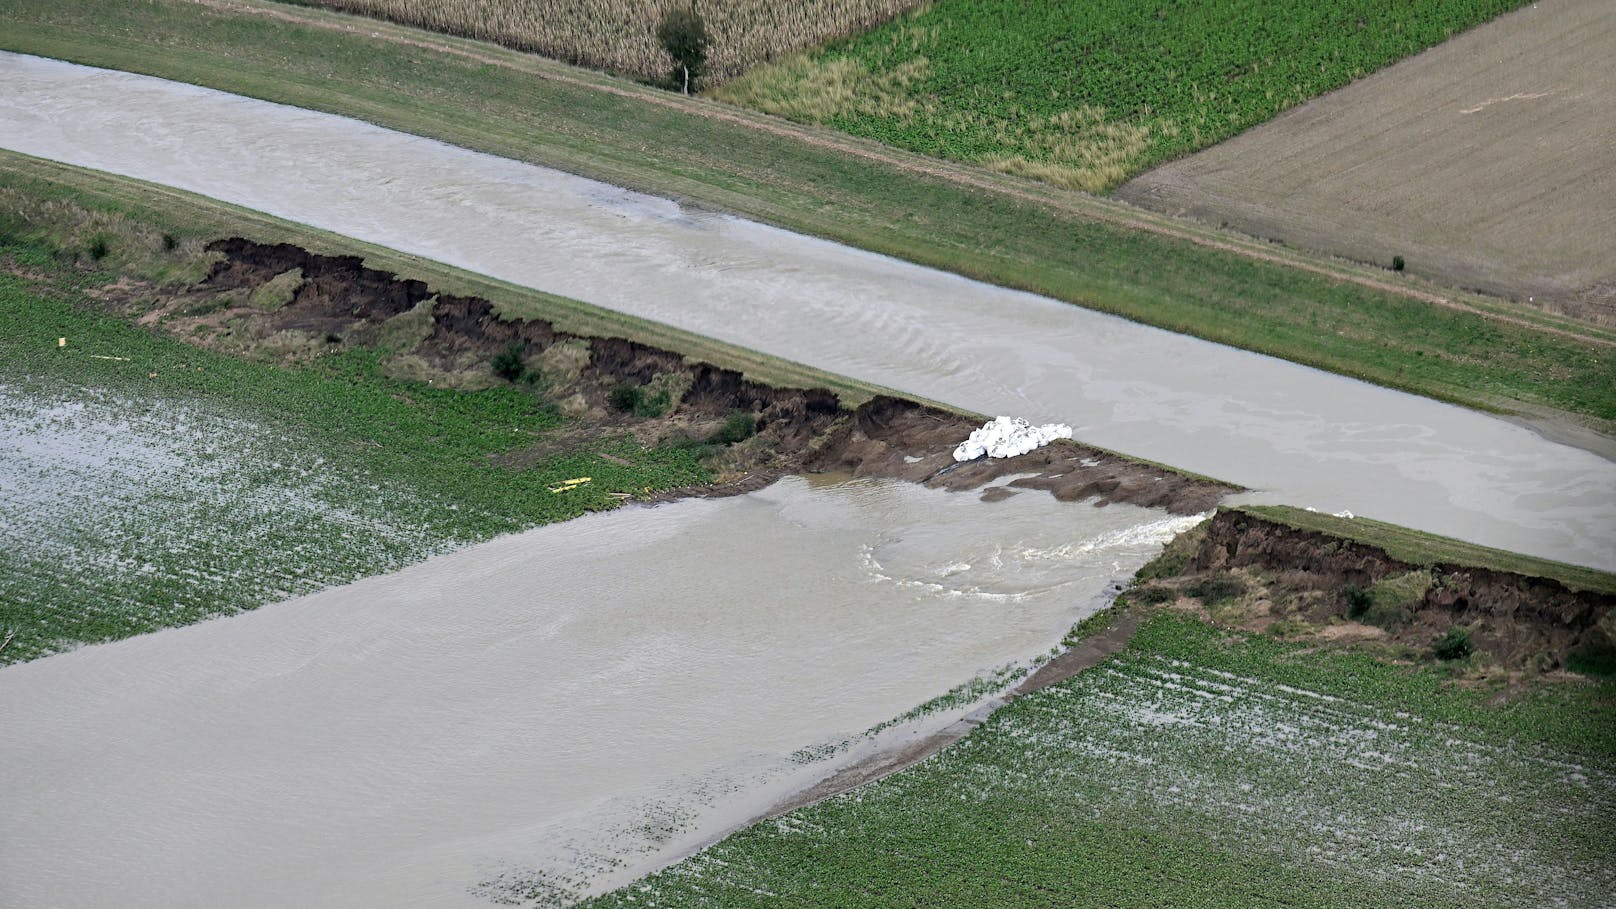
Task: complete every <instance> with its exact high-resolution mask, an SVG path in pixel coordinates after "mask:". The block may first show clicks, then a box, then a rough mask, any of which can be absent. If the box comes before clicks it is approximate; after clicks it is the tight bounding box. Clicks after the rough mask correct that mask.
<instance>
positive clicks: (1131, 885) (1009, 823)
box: [587, 615, 1616, 909]
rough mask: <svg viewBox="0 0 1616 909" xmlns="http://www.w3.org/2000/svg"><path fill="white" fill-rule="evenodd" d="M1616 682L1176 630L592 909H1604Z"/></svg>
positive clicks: (1188, 623)
mask: <svg viewBox="0 0 1616 909" xmlns="http://www.w3.org/2000/svg"><path fill="white" fill-rule="evenodd" d="M1611 694H1612V686H1611V685H1610V684H1609V683H1606V684H1603V685H1595V684H1592V683H1589V684H1585V685H1572V686H1566V687H1563V688H1560V689H1557V690H1556V691H1555V692H1554V693H1553V694H1549V695H1543V696H1538V697H1533V698H1528V699H1526V700H1523V701H1520V702H1518V703H1517V704H1515V705H1513V706H1512V707H1511V708H1509V709H1505V710H1499V709H1497V708H1494V707H1489V706H1486V705H1485V700H1486V698H1487V694H1486V693H1484V692H1475V691H1467V690H1463V689H1458V688H1455V687H1453V686H1451V685H1446V686H1444V685H1442V684H1440V681H1439V679H1438V677H1437V675H1435V674H1429V673H1418V672H1413V671H1411V670H1408V669H1405V668H1399V667H1391V666H1385V665H1381V664H1377V663H1375V662H1373V661H1372V660H1369V659H1368V658H1366V657H1363V656H1362V655H1358V654H1352V653H1345V652H1342V653H1328V654H1323V655H1320V654H1318V653H1316V652H1314V653H1304V652H1303V651H1302V649H1301V648H1299V647H1298V646H1296V645H1291V644H1284V643H1281V642H1276V641H1272V640H1269V639H1266V638H1263V637H1261V636H1243V635H1232V634H1230V633H1227V632H1224V631H1221V630H1218V629H1214V628H1212V627H1210V626H1207V625H1203V624H1201V623H1199V622H1196V621H1194V620H1192V619H1183V618H1175V617H1169V616H1166V615H1158V616H1154V617H1152V618H1150V619H1148V620H1147V621H1146V622H1145V623H1144V625H1143V626H1142V628H1141V631H1140V633H1139V635H1138V637H1136V639H1135V640H1134V642H1133V643H1132V645H1131V646H1130V648H1129V650H1128V651H1126V652H1125V653H1124V654H1122V655H1120V656H1119V657H1117V658H1114V659H1113V660H1111V661H1108V662H1106V663H1103V664H1101V665H1100V666H1099V667H1096V668H1095V669H1093V670H1089V671H1087V672H1085V673H1083V674H1080V675H1079V676H1077V677H1075V678H1074V679H1072V680H1069V681H1068V682H1065V683H1062V684H1060V685H1057V686H1055V687H1052V688H1050V689H1046V690H1045V691H1043V692H1039V693H1037V694H1034V695H1031V696H1028V697H1025V698H1021V699H1019V700H1017V701H1015V702H1013V703H1012V704H1011V705H1010V706H1009V707H1007V708H1005V709H1004V710H1001V711H1000V712H999V713H998V714H996V715H995V716H994V717H993V718H992V719H991V720H990V721H989V722H988V723H987V724H985V725H984V726H983V727H982V728H981V729H980V730H978V731H977V732H975V733H973V734H972V735H971V736H970V737H968V738H967V739H966V740H965V741H964V742H962V743H960V744H959V745H957V746H955V747H953V748H951V749H949V750H947V751H944V752H943V753H942V754H940V755H938V756H937V757H935V758H933V759H931V760H928V761H926V762H924V763H922V764H919V765H917V766H915V767H913V768H910V769H909V770H906V771H904V772H902V773H899V774H897V775H894V776H892V777H888V778H886V779H885V780H882V781H880V782H878V783H875V784H872V785H870V786H867V787H864V788H863V789H859V790H855V791H853V792H852V793H849V794H846V795H843V796H839V797H836V798H833V799H831V800H828V801H826V802H823V803H820V804H819V805H816V806H813V807H810V808H807V809H804V810H801V811H797V812H794V813H792V814H790V815H786V816H784V817H782V818H780V819H777V820H774V821H767V822H764V823H761V824H758V825H755V826H753V827H752V828H749V829H748V830H745V831H743V832H741V833H739V834H737V835H735V836H733V837H731V838H730V839H728V840H726V841H724V842H722V843H719V844H717V845H715V846H713V847H711V848H709V849H708V850H707V851H705V852H703V853H701V854H699V855H697V856H694V857H692V858H691V859H688V860H686V861H684V862H682V863H680V864H678V865H676V866H674V867H672V868H670V869H667V870H666V871H663V872H661V873H658V874H656V875H653V876H652V877H650V878H647V879H646V880H644V881H642V882H639V883H637V884H633V885H630V886H629V887H627V888H624V889H623V890H621V891H619V892H617V893H614V894H610V895H608V896H606V897H602V898H600V899H598V900H595V901H593V902H591V903H589V904H587V905H589V906H590V907H591V909H600V907H607V906H613V907H615V906H630V905H632V906H641V907H643V906H709V907H742V906H773V905H793V906H838V907H846V906H945V905H946V906H958V907H975V906H983V907H987V906H993V907H1017V906H1051V905H1058V906H1072V907H1075V906H1105V907H1129V906H1168V905H1194V906H1240V907H1245V906H1255V905H1287V906H1301V907H1322V906H1362V905H1375V906H1475V905H1490V906H1535V905H1546V904H1550V903H1558V904H1563V905H1596V904H1598V902H1599V900H1600V898H1601V895H1602V894H1608V893H1609V892H1610V888H1611V887H1612V886H1613V885H1616V872H1613V871H1612V870H1611V868H1610V867H1609V865H1608V862H1607V861H1606V859H1605V857H1606V855H1607V848H1608V837H1606V836H1605V834H1604V832H1603V826H1602V822H1601V821H1600V818H1601V816H1602V815H1603V814H1604V813H1606V812H1608V811H1610V810H1612V809H1613V808H1616V733H1613V730H1616V723H1613V720H1616V717H1613V716H1612V708H1611V703H1610V696H1611Z"/></svg>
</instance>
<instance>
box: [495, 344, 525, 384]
mask: <svg viewBox="0 0 1616 909" xmlns="http://www.w3.org/2000/svg"><path fill="white" fill-rule="evenodd" d="M522 353H523V347H522V342H521V341H512V342H511V343H510V345H509V346H507V347H506V348H505V349H504V350H502V351H500V352H499V353H497V354H494V375H496V376H499V377H500V378H501V379H504V380H505V381H507V382H515V381H516V380H517V379H520V378H522V373H524V372H526V371H527V365H526V364H525V363H523V362H522Z"/></svg>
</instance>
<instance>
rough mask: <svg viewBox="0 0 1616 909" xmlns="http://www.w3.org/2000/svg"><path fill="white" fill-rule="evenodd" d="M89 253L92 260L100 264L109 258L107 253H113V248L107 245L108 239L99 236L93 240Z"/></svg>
mask: <svg viewBox="0 0 1616 909" xmlns="http://www.w3.org/2000/svg"><path fill="white" fill-rule="evenodd" d="M87 251H88V252H89V254H90V258H91V259H94V260H95V261H97V262H99V261H101V260H102V259H105V258H106V257H107V253H109V252H112V247H111V245H109V244H108V243H107V238H106V237H101V236H97V237H93V238H91V240H90V246H89V249H88V250H87Z"/></svg>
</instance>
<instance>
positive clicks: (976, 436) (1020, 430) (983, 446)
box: [954, 417, 1072, 461]
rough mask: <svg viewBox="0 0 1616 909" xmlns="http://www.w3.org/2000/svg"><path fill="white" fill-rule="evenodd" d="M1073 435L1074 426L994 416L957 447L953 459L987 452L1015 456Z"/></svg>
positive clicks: (1005, 456)
mask: <svg viewBox="0 0 1616 909" xmlns="http://www.w3.org/2000/svg"><path fill="white" fill-rule="evenodd" d="M1071 437H1072V427H1070V426H1067V425H1066V424H1065V423H1045V424H1044V425H1042V426H1033V425H1032V424H1030V423H1028V422H1027V421H1026V420H1023V419H1020V418H1018V417H994V418H993V419H991V420H989V421H987V422H986V423H984V424H982V428H981V429H978V430H975V431H973V432H972V433H971V436H970V438H968V439H966V440H965V441H963V442H961V443H960V444H959V447H958V448H955V449H954V460H956V461H974V460H976V459H977V458H980V457H982V456H984V455H986V456H987V457H990V458H1013V457H1015V456H1017V455H1024V454H1027V453H1028V452H1031V451H1035V450H1037V449H1039V448H1042V447H1044V446H1045V445H1048V444H1049V443H1050V442H1053V441H1055V440H1056V439H1070V438H1071Z"/></svg>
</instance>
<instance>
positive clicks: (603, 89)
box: [0, 0, 1616, 433]
mask: <svg viewBox="0 0 1616 909" xmlns="http://www.w3.org/2000/svg"><path fill="white" fill-rule="evenodd" d="M0 16H3V17H4V18H5V19H6V21H7V24H8V28H7V31H6V32H5V34H4V35H0V47H4V48H6V49H11V50H18V51H24V52H28V53H37V54H44V55H47V56H53V57H59V58H63V59H68V60H73V61H77V62H82V63H89V64H92V65H98V66H107V67H113V68H118V69H126V70H131V71H135V72H143V73H148V74H151V75H157V76H162V77H165V78H170V79H178V80H181V81H186V82H193V83H198V84H203V85H209V86H212V87H216V88H220V89H224V90H227V91H233V92H238V93H241V94H245V95H250V96H254V97H259V98H265V99H268V100H272V101H278V102H282V103H287V104H293V105H297V106H301V107H307V108H312V109H316V110H326V111H332V112H337V113H343V114H347V115H350V116H355V117H359V118H361V119H366V120H370V121H373V122H376V123H380V124H382V125H385V126H390V127H393V128H396V129H402V130H405V131H408V132H412V133H417V134H421V135H427V136H432V137H435V138H439V139H443V140H445V141H449V142H454V143H456V144H459V145H463V146H467V147H470V148H476V149H480V150H484V151H488V152H492V153H495V154H500V155H504V156H507V157H512V158H518V159H523V160H528V161H533V162H535V163H539V164H544V165H548V166H553V167H558V168H560V169H563V170H567V171H571V172H574V173H580V174H584V175H586V176H591V177H595V178H598V179H602V180H606V181H608V182H612V183H616V184H618V185H623V186H628V187H631V188H635V189H640V190H645V191H650V192H655V193H659V194H662V195H668V196H672V197H675V198H680V199H683V200H686V201H688V202H694V203H698V204H702V205H707V206H713V207H716V208H720V209H724V210H728V211H733V212H737V213H740V214H743V215H746V216H749V217H753V218H757V219H760V220H762V221H766V222H770V223H774V224H778V225H781V226H783V227H787V228H790V229H794V230H799V231H803V232H806V233H810V234H815V235H819V236H824V237H828V238H831V239H835V240H838V241H841V242H845V243H849V244H851V245H854V246H860V247H864V248H867V249H872V250H875V251H878V252H883V253H887V254H891V255H895V256H898V257H900V258H904V259H908V260H911V261H915V262H919V263H922V264H927V265H933V266H936V267H942V268H947V269H949V270H953V271H958V272H961V273H963V274H966V275H969V276H972V277H977V278H982V279H985V280H990V281H993V282H995V283H999V284H1003V285H1006V286H1011V287H1018V288H1023V289H1026V290H1031V291H1034V292H1038V293H1044V294H1048V295H1050V296H1053V297H1056V298H1059V299H1063V300H1067V301H1071V302H1075V303H1078V304H1080V305H1084V306H1088V307H1091V308H1094V309H1099V310H1102V311H1106V312H1112V313H1117V314H1119V315H1123V316H1125V317H1128V318H1132V319H1136V320H1139V321H1142V322H1147V323H1150V324H1153V325H1158V326H1161V327H1163V328H1167V329H1170V330H1173V331H1180V332H1186V333H1190V334H1194V335H1197V336H1200V337H1203V338H1207V339H1210V340H1214V341H1219V342H1223V343H1228V344H1232V345H1235V346H1239V347H1244V348H1247V349H1251V350H1256V351H1260V352H1263V353H1268V354H1273V355H1275V356H1279V357H1284V358H1286V359H1290V360H1295V361H1297V362H1301V363H1306V364H1309V365H1313V366H1317V367H1320V368H1323V369H1327V370H1330V371H1333V372H1338V373H1342V374H1345V375H1350V376H1355V377H1358V378H1363V379H1366V380H1368V381H1372V382H1376V383H1379V384H1383V385H1388V386H1392V387H1396V388H1403V389H1407V390H1410V391H1414V392H1417V393H1420V394H1424V395H1428V396H1431V397H1435V398H1439V399H1443V400H1449V401H1454V402H1458V403H1462V404H1465V405H1468V406H1472V407H1479V408H1483V409H1493V410H1504V411H1511V412H1520V413H1525V414H1528V415H1530V416H1532V417H1534V418H1536V417H1544V416H1547V417H1550V418H1552V417H1553V416H1554V415H1555V414H1570V415H1572V419H1573V420H1574V421H1576V422H1581V423H1582V424H1584V425H1590V426H1592V427H1594V428H1595V429H1597V430H1599V431H1602V432H1607V433H1608V432H1610V431H1611V427H1612V426H1613V425H1616V424H1613V421H1616V358H1613V357H1612V356H1611V355H1610V349H1611V348H1610V343H1611V341H1612V337H1611V336H1610V334H1609V333H1607V332H1604V331H1602V330H1600V329H1597V328H1593V327H1589V326H1583V325H1578V324H1575V323H1570V322H1567V321H1564V320H1559V319H1554V318H1552V317H1549V316H1547V315H1544V314H1540V313H1536V312H1532V311H1523V310H1520V309H1518V308H1511V307H1507V306H1505V305H1503V304H1501V303H1499V302H1498V301H1487V300H1485V299H1481V298H1473V297H1463V298H1460V297H1458V296H1455V295H1451V294H1449V295H1446V296H1444V295H1442V294H1439V293H1436V292H1434V291H1431V290H1429V289H1422V287H1421V285H1418V284H1417V283H1412V282H1403V281H1402V279H1397V278H1387V277H1385V276H1384V275H1380V276H1374V277H1370V276H1368V275H1367V272H1362V271H1361V270H1356V269H1355V267H1353V266H1347V265H1340V264H1332V263H1324V262H1321V261H1319V260H1315V259H1309V258H1307V257H1305V256H1302V255H1301V254H1296V253H1292V252H1290V251H1286V250H1280V249H1278V248H1273V247H1266V246H1264V245H1262V244H1255V243H1246V242H1244V241H1236V240H1233V239H1231V238H1229V237H1225V236H1221V235H1216V234H1213V233H1207V232H1203V231H1199V229H1193V228H1185V227H1182V226H1179V225H1174V224H1173V223H1172V222H1169V221H1168V220H1167V219H1159V218H1155V217H1153V216H1148V215H1142V214H1139V213H1137V212H1132V211H1131V210H1127V209H1125V208H1123V207H1122V206H1119V205H1114V204H1109V203H1103V202H1099V201H1097V200H1092V199H1084V198H1081V197H1075V196H1072V195H1070V194H1062V193H1058V192H1054V191H1048V190H1046V189H1044V188H1039V187H1036V186H1034V185H1032V184H1029V183H1026V182H1024V181H1018V180H1014V179H1010V178H1003V177H996V176H993V175H991V174H984V173H982V172H979V171H970V170H969V169H961V168H957V167H953V166H950V165H945V164H943V163H942V162H936V161H931V160H928V159H922V158H917V157H914V156H905V155H903V154H902V153H898V152H894V151H891V150H887V149H882V148H880V147H879V146H875V145H873V144H870V143H861V142H859V141H858V140H855V139H850V138H843V137H838V136H835V135H833V134H828V133H822V132H816V131H813V130H807V129H800V128H795V127H789V126H787V125H785V124H781V123H780V122H779V121H773V120H769V119H768V118H763V117H760V116H755V115H751V114H747V113H744V112H739V111H736V110H734V109H731V108H725V107H723V106H720V105H714V104H711V103H708V102H702V101H700V100H683V99H678V98H675V97H672V96H669V95H667V94H666V93H660V92H656V91H654V90H650V89H645V88H642V87H639V86H634V85H631V84H628V83H624V82H621V81H616V80H611V79H608V78H606V77H602V76H599V75H597V74H591V73H584V72H582V71H579V70H574V69H570V68H567V67H563V66H560V65H559V64H553V63H549V62H546V61H541V60H537V59H536V58H532V57H526V56H523V55H520V54H516V53H514V52H510V51H505V50H503V49H500V48H497V47H492V46H488V45H481V44H477V43H475V42H470V41H465V40H461V39H453V38H447V37H443V36H438V35H433V34H430V33H426V32H419V31H415V30H411V29H407V28H404V27H402V26H395V25H391V24H387V23H376V22H371V21H367V20H356V19H353V18H351V17H345V16H341V15H337V14H331V13H323V12H320V11H313V10H306V9H302V8H290V7H282V6H278V5H275V4H265V3H261V2H253V0H242V2H226V0H218V2H214V3H209V4H191V3H180V2H176V0H140V2H132V3H128V4H118V5H115V6H108V5H106V4H101V3H94V2H90V0H65V2H62V3H57V4H51V5H48V6H45V5H39V4H30V3H25V2H21V0H0ZM1433 300H1435V301H1439V302H1438V303H1436V304H1433V302H1432V301H1433Z"/></svg>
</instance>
